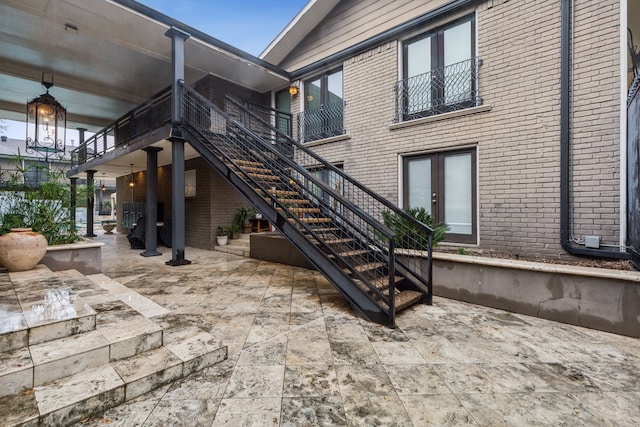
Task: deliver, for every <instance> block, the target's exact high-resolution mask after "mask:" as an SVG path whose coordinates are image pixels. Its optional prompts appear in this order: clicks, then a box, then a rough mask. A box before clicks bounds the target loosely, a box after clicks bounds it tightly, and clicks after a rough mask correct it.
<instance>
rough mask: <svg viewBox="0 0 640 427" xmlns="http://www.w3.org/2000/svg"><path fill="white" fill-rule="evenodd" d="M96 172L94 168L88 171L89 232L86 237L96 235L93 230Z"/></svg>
mask: <svg viewBox="0 0 640 427" xmlns="http://www.w3.org/2000/svg"><path fill="white" fill-rule="evenodd" d="M95 173H96V171H95V170H93V169H91V170H88V171H87V234H85V237H96V235H95V233H94V232H93V210H94V206H95V194H94V192H95V188H94V185H93V176H94V174H95Z"/></svg>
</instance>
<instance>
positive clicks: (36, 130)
mask: <svg viewBox="0 0 640 427" xmlns="http://www.w3.org/2000/svg"><path fill="white" fill-rule="evenodd" d="M50 77H51V79H50V81H45V73H44V72H43V73H42V80H41V83H42V86H43V87H44V88H45V89H46V90H47V92H46V93H44V94H42V95H40V96H39V97H37V98H34V99H33V100H31V101H29V102H28V103H27V120H26V122H27V139H26V147H25V148H26V150H27V153H30V152H37V153H39V154H42V155H44V157H45V160H47V161H48V160H49V157H53V156H55V155H60V154H61V153H62V154H64V151H65V132H66V129H67V110H66V109H65V108H64V107H63V106H62V105H60V103H58V101H56V99H55V98H54V97H53V96H51V95H50V94H49V89H51V88H52V87H53V74H50Z"/></svg>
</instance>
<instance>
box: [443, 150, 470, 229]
mask: <svg viewBox="0 0 640 427" xmlns="http://www.w3.org/2000/svg"><path fill="white" fill-rule="evenodd" d="M471 160H472V157H471V154H470V153H464V154H455V155H449V156H446V157H445V159H444V222H445V223H446V224H447V225H448V226H449V227H450V230H449V232H450V233H456V234H471V233H472V231H473V230H472V226H471V221H472V218H473V212H472V210H473V203H472V195H473V191H472V190H473V189H472V188H471V186H472V182H473V180H472V177H471V171H472V165H471Z"/></svg>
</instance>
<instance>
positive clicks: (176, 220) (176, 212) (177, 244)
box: [165, 27, 191, 266]
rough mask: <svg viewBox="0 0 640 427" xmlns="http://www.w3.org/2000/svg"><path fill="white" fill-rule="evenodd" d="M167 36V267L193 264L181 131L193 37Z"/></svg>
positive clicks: (175, 30)
mask: <svg viewBox="0 0 640 427" xmlns="http://www.w3.org/2000/svg"><path fill="white" fill-rule="evenodd" d="M165 35H166V36H167V37H170V38H171V50H172V55H173V60H172V64H173V72H172V78H173V81H172V82H171V87H172V103H171V122H172V124H171V136H170V137H169V138H168V139H169V141H171V260H169V261H167V265H172V266H177V265H185V264H191V261H189V260H187V259H185V237H184V234H185V232H184V230H185V226H184V223H185V218H184V215H185V214H184V212H185V210H184V139H182V133H181V130H180V124H181V121H182V117H181V114H180V104H181V98H180V83H181V82H182V81H183V80H184V42H185V40H187V39H188V38H189V34H188V33H185V32H184V31H182V30H179V29H178V28H176V27H171V28H170V29H169V30H168V31H167V32H166V33H165Z"/></svg>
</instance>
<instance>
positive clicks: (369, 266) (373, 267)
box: [354, 262, 384, 273]
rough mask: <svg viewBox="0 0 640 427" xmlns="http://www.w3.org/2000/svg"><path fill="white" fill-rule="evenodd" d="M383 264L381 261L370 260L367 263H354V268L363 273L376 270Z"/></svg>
mask: <svg viewBox="0 0 640 427" xmlns="http://www.w3.org/2000/svg"><path fill="white" fill-rule="evenodd" d="M383 266H384V264H383V263H381V262H370V263H367V264H360V265H356V266H355V267H354V269H355V270H356V271H357V272H360V273H364V272H365V271H371V270H377V269H379V268H382V267H383Z"/></svg>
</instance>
